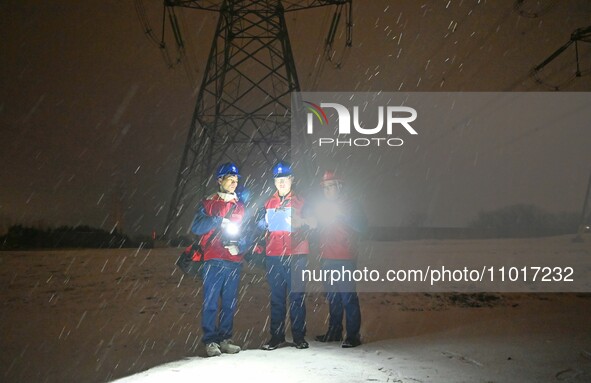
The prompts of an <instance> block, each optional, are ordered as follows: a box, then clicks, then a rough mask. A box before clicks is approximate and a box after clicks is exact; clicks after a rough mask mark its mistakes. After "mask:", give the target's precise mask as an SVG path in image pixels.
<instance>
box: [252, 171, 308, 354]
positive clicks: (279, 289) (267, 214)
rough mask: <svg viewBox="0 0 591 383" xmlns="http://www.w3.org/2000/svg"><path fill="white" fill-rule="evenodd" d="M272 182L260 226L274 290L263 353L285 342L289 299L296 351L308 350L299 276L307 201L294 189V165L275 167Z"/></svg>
mask: <svg viewBox="0 0 591 383" xmlns="http://www.w3.org/2000/svg"><path fill="white" fill-rule="evenodd" d="M273 178H274V182H275V188H276V189H277V190H276V192H275V193H274V194H273V195H272V196H271V198H269V200H267V202H266V203H265V211H264V216H263V217H262V218H261V220H260V221H259V222H258V225H259V228H260V229H263V230H265V231H266V235H265V243H266V248H265V253H266V257H265V265H266V270H267V281H268V283H269V287H270V289H271V323H270V327H271V339H270V340H269V341H268V342H267V343H266V344H265V345H264V346H263V349H264V350H275V349H276V348H277V347H279V346H280V345H281V344H283V343H284V342H285V318H286V314H287V307H286V300H287V299H288V298H289V317H290V320H291V332H292V336H293V342H294V344H295V347H296V348H298V349H305V348H308V347H309V345H308V342H306V339H305V336H306V306H305V303H304V298H305V294H304V290H305V285H304V284H303V282H302V280H301V277H300V278H297V276H300V275H301V273H302V271H303V270H305V269H306V268H307V254H308V253H309V245H308V240H307V238H306V237H307V229H308V226H310V224H311V223H310V222H308V221H307V220H305V219H304V218H303V214H302V212H303V209H304V200H303V199H302V198H301V197H300V196H298V195H297V194H296V193H295V192H294V191H293V189H292V182H293V174H292V168H291V165H290V164H289V163H287V162H285V161H281V162H279V163H278V164H276V165H275V166H274V167H273ZM294 283H296V284H297V285H294Z"/></svg>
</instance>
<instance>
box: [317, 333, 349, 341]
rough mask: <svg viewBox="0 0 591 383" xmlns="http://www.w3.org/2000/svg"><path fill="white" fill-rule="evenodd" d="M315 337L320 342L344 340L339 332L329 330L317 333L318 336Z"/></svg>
mask: <svg viewBox="0 0 591 383" xmlns="http://www.w3.org/2000/svg"><path fill="white" fill-rule="evenodd" d="M314 339H316V340H317V341H318V342H322V343H326V342H340V341H342V340H343V336H342V335H341V334H339V333H335V332H332V331H328V332H327V333H326V334H323V335H316V337H315V338H314Z"/></svg>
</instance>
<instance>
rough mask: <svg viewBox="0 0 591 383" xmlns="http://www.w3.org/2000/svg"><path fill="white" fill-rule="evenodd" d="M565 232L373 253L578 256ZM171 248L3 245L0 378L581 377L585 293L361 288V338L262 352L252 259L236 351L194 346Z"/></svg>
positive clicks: (314, 325)
mask: <svg viewBox="0 0 591 383" xmlns="http://www.w3.org/2000/svg"><path fill="white" fill-rule="evenodd" d="M570 239H571V237H555V238H545V239H537V240H531V239H530V240H483V241H401V242H392V243H383V242H382V243H378V244H375V246H373V248H374V252H373V254H372V258H371V263H372V264H373V265H376V264H379V262H377V261H376V260H377V259H379V258H380V256H384V257H385V256H386V254H382V255H380V254H381V253H382V252H383V251H386V250H389V251H392V254H395V255H396V256H397V257H412V256H414V255H416V254H417V253H420V254H427V253H430V254H443V253H464V254H465V253H469V254H471V255H472V256H474V257H478V256H479V254H484V253H487V254H488V253H491V252H497V253H506V252H514V253H516V254H525V255H528V254H529V255H535V254H542V253H543V254H555V256H556V257H561V256H562V255H564V254H573V253H576V254H579V255H580V256H581V257H583V258H584V259H587V260H588V261H587V266H588V265H589V260H590V259H591V258H590V255H591V240H587V241H586V242H585V243H582V244H581V243H578V244H574V243H572V242H571V241H570ZM394 250H395V251H394ZM178 253H179V251H178V250H177V249H154V250H141V251H137V250H134V249H122V250H78V251H74V250H70V251H66V250H63V251H61V250H60V251H36V252H2V253H0V265H1V267H0V307H1V309H0V332H1V334H2V337H1V339H0V349H1V350H2V352H0V381H6V382H17V381H18V382H21V381H26V382H70V381H76V382H104V381H111V380H114V379H119V378H124V377H127V378H124V380H123V381H131V382H144V381H154V382H155V381H165V380H166V379H170V380H172V379H174V380H175V381H177V382H183V381H189V380H190V381H194V380H201V381H203V380H213V379H215V380H216V381H217V380H220V381H221V380H224V381H226V380H229V381H233V380H238V379H240V380H243V381H251V380H257V381H258V380H261V381H268V380H272V381H286V382H299V381H302V382H303V381H306V382H311V381H312V382H314V381H322V382H372V381H376V382H388V381H389V382H550V381H568V382H589V381H591V331H589V317H590V314H591V296H590V295H589V294H580V293H571V294H548V293H544V294H522V293H517V294H494V293H486V294H479V295H463V294H441V293H428V294H427V293H404V294H401V293H384V292H381V293H362V294H360V300H361V306H362V316H363V324H362V336H363V340H364V344H363V345H362V346H361V347H358V348H355V349H342V348H340V347H339V345H338V344H321V343H318V342H311V347H310V349H308V350H297V349H295V348H293V347H290V346H286V347H283V348H281V349H278V350H275V351H272V352H267V351H262V350H259V347H260V345H261V344H262V343H263V342H264V341H265V340H266V339H267V336H268V326H267V320H268V312H269V308H268V296H267V294H268V290H267V286H266V282H265V280H264V273H263V271H262V270H261V269H259V268H254V269H248V268H245V272H244V274H243V275H244V277H243V280H242V284H241V293H240V303H239V311H238V313H237V315H236V320H235V336H234V340H235V341H236V342H237V343H238V344H240V345H241V346H243V348H244V350H243V351H242V352H241V353H239V354H237V355H222V356H221V357H217V358H204V350H203V346H202V344H201V342H200V339H201V330H200V326H199V323H200V313H199V309H200V305H201V300H202V296H201V292H200V284H199V282H193V281H189V280H187V279H183V280H181V278H180V275H179V273H178V272H177V271H176V270H175V267H174V265H173V263H174V261H175V259H176V257H177V255H178ZM392 254H390V255H392ZM368 262H369V261H368ZM312 263H313V265H312V266H313V267H314V262H312ZM584 263H585V262H582V264H584ZM307 308H308V318H307V319H308V333H309V335H308V339H309V340H312V338H313V336H314V335H316V334H320V333H322V332H323V331H325V327H326V318H327V305H326V303H325V301H324V299H323V297H322V296H321V295H320V294H310V295H309V297H308V298H307ZM142 371H143V372H142ZM134 374H136V375H134Z"/></svg>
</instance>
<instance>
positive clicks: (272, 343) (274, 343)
mask: <svg viewBox="0 0 591 383" xmlns="http://www.w3.org/2000/svg"><path fill="white" fill-rule="evenodd" d="M283 343H285V338H279V337H275V336H273V337H271V340H269V341H268V342H267V343H265V344H264V345H263V347H262V349H263V350H267V351H271V350H275V349H276V348H277V347H279V346H281V345H282V344H283Z"/></svg>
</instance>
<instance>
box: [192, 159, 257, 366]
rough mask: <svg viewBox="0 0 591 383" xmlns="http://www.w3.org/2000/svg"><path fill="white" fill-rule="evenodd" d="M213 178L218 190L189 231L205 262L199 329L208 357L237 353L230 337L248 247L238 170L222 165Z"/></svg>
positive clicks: (234, 167) (207, 201)
mask: <svg viewBox="0 0 591 383" xmlns="http://www.w3.org/2000/svg"><path fill="white" fill-rule="evenodd" d="M215 176H216V177H217V183H218V191H217V192H216V193H214V194H212V195H210V196H208V197H206V198H204V199H203V200H202V201H201V202H200V204H199V207H198V210H197V214H196V216H195V219H194V220H193V224H192V226H191V230H192V232H193V233H194V234H197V235H199V236H201V237H200V240H199V245H200V246H201V249H202V252H203V259H204V265H203V267H202V269H201V276H202V277H203V308H202V317H201V327H202V329H203V338H202V341H203V343H204V344H205V351H206V353H207V356H218V355H221V354H222V353H227V354H235V353H237V352H239V351H240V347H239V346H237V345H235V344H234V343H233V341H232V340H231V337H232V330H233V323H234V314H235V313H236V308H237V303H238V284H239V281H240V271H241V267H242V264H241V263H242V258H243V254H244V250H245V249H246V246H247V245H246V241H245V239H244V234H243V233H242V230H241V224H242V221H243V218H244V204H243V203H242V202H241V201H240V200H239V199H238V197H237V195H236V188H237V186H238V180H239V178H240V172H239V170H238V167H237V166H236V165H235V164H234V163H231V162H228V163H225V164H222V165H220V166H219V167H218V169H217V171H216V172H215ZM220 302H221V305H220ZM218 311H219V320H218Z"/></svg>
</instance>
